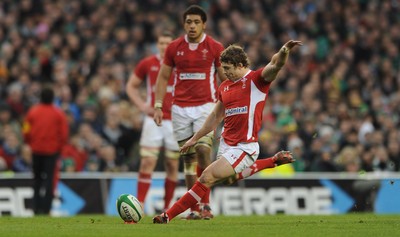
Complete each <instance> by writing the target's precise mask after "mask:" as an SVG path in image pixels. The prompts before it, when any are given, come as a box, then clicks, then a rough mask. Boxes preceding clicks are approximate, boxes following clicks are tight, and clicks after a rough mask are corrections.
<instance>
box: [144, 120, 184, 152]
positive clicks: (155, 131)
mask: <svg viewBox="0 0 400 237" xmlns="http://www.w3.org/2000/svg"><path fill="white" fill-rule="evenodd" d="M139 144H140V145H141V146H143V147H151V148H159V147H162V146H164V148H165V149H167V150H171V151H179V145H178V142H177V141H176V140H175V138H174V135H173V132H172V122H171V121H170V120H163V121H162V126H161V127H159V126H157V124H156V123H155V122H154V120H153V118H151V117H149V116H146V117H145V119H144V122H143V128H142V135H141V138H140V143H139Z"/></svg>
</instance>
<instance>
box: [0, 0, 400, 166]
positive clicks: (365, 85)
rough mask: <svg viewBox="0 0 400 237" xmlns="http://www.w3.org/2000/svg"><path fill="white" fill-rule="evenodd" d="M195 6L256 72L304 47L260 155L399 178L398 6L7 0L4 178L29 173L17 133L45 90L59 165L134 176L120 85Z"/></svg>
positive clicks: (130, 119) (138, 118) (134, 123)
mask: <svg viewBox="0 0 400 237" xmlns="http://www.w3.org/2000/svg"><path fill="white" fill-rule="evenodd" d="M191 4H198V5H200V6H202V7H203V8H204V9H205V10H206V11H207V12H208V17H209V19H208V21H207V30H206V32H207V34H210V35H212V36H213V37H215V38H216V39H217V40H219V41H220V42H221V43H222V44H223V45H224V46H228V45H230V44H239V45H242V46H244V47H245V50H246V51H247V52H248V55H249V57H250V59H251V62H252V68H258V67H261V66H264V65H265V64H266V63H267V62H268V61H269V60H270V58H271V57H272V55H273V54H274V53H275V52H277V50H279V48H280V47H281V45H282V44H283V43H284V42H286V41H287V40H289V39H296V40H301V41H302V42H303V43H304V45H303V46H302V47H300V48H299V49H297V50H295V51H294V52H292V53H291V54H292V56H291V59H290V62H289V63H288V64H287V65H286V66H285V69H284V70H283V71H282V72H281V74H280V75H279V77H278V80H277V81H276V82H274V85H273V86H272V89H271V91H270V95H269V101H268V102H267V105H266V107H265V114H264V123H263V129H262V131H261V134H260V144H261V153H262V154H261V156H260V157H267V156H271V155H273V154H274V153H276V152H277V151H279V150H282V149H288V150H291V151H292V152H293V154H294V156H295V158H296V159H297V161H296V162H295V163H294V164H292V169H293V170H294V171H296V172H306V171H331V172H343V171H344V172H387V171H400V118H399V116H400V53H399V52H400V0H385V1H380V0H346V1H345V0H337V1H328V0H285V1H280V0H254V1H245V0H232V1H230V0H211V1H205V0H203V1H194V0H191V1H179V0H147V1H139V0H2V1H0V170H2V171H5V170H13V171H16V172H26V171H29V170H30V163H31V151H30V148H29V147H28V146H27V145H25V144H24V141H23V136H22V127H21V124H22V121H23V118H24V115H25V113H26V112H27V110H28V109H29V107H30V106H32V105H33V104H35V103H36V102H38V100H39V92H40V89H41V88H42V87H43V86H44V85H48V84H50V85H52V86H53V88H54V90H55V93H56V104H57V105H58V106H59V107H60V108H61V109H63V110H64V111H65V112H66V113H67V115H68V119H69V123H70V129H71V132H70V133H71V136H70V141H69V144H68V145H67V146H65V147H64V149H63V152H62V154H61V156H62V157H61V158H62V159H61V161H62V162H61V163H60V164H61V165H60V169H61V170H62V171H67V172H82V171H83V172H91V171H115V172H117V171H137V169H138V162H139V156H138V154H137V147H138V142H139V137H140V133H141V132H142V131H141V126H142V118H143V115H142V114H140V112H139V111H138V109H137V108H136V107H135V106H134V105H133V104H132V103H131V102H130V101H129V99H128V97H127V96H126V94H125V83H126V81H127V78H128V76H129V74H130V73H131V72H132V70H133V69H134V67H135V65H136V64H137V63H138V61H139V60H140V59H142V58H143V57H145V56H148V55H150V54H153V53H155V40H156V36H157V35H158V34H159V33H160V32H162V31H164V30H165V29H168V30H171V31H172V32H173V33H174V34H175V35H176V36H179V35H181V34H183V29H182V19H181V15H182V12H183V11H184V10H185V9H186V8H187V7H188V6H189V5H191ZM144 93H145V91H144V90H143V94H144Z"/></svg>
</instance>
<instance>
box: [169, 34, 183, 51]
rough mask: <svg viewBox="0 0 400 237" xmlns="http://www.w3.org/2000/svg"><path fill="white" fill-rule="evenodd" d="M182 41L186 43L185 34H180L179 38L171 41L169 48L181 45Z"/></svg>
mask: <svg viewBox="0 0 400 237" xmlns="http://www.w3.org/2000/svg"><path fill="white" fill-rule="evenodd" d="M182 43H186V41H185V36H184V35H181V36H179V37H178V38H176V39H174V40H173V41H172V42H171V43H169V45H168V48H171V47H176V46H177V45H180V44H182Z"/></svg>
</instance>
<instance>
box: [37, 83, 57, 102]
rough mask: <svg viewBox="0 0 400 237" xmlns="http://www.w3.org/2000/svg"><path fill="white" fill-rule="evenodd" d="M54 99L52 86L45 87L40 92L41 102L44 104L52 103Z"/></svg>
mask: <svg viewBox="0 0 400 237" xmlns="http://www.w3.org/2000/svg"><path fill="white" fill-rule="evenodd" d="M53 100H54V91H53V90H52V89H51V88H50V87H44V88H43V89H42V91H41V92H40V102H41V103H43V104H52V103H53Z"/></svg>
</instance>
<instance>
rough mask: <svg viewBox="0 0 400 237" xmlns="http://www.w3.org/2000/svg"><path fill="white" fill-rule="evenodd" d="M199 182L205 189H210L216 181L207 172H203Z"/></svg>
mask: <svg viewBox="0 0 400 237" xmlns="http://www.w3.org/2000/svg"><path fill="white" fill-rule="evenodd" d="M199 182H200V183H202V184H204V185H206V186H207V187H211V186H213V185H214V184H215V182H216V180H215V178H214V177H213V176H212V174H211V173H210V172H209V171H207V170H205V171H204V172H203V173H202V174H201V176H200V177H199Z"/></svg>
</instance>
